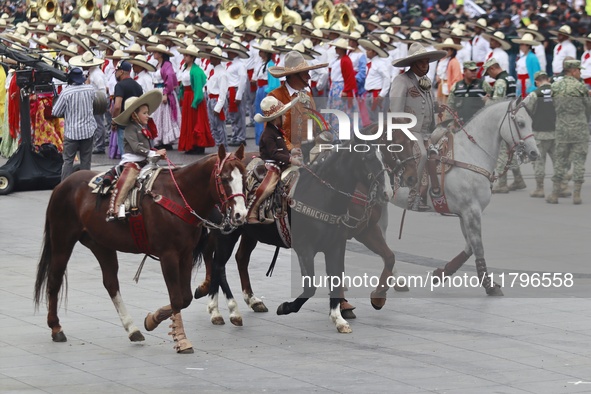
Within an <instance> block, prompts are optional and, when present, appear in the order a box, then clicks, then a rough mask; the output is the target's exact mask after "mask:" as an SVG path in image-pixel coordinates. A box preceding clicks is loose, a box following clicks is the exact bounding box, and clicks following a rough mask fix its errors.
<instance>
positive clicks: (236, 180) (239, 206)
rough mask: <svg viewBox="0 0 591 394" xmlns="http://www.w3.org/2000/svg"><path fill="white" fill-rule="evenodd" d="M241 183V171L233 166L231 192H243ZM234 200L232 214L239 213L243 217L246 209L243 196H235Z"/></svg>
mask: <svg viewBox="0 0 591 394" xmlns="http://www.w3.org/2000/svg"><path fill="white" fill-rule="evenodd" d="M243 185H244V183H243V180H242V173H241V172H240V170H238V168H234V169H233V170H232V180H231V181H230V189H231V190H232V194H237V193H243V192H244V190H243ZM234 201H235V204H234V214H239V215H240V218H241V219H245V218H246V215H247V214H248V211H247V209H246V201H245V200H244V197H242V196H240V197H235V198H234Z"/></svg>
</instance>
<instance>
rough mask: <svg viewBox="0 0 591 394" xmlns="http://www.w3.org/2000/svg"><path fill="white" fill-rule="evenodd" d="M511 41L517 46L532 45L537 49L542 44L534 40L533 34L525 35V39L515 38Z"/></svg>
mask: <svg viewBox="0 0 591 394" xmlns="http://www.w3.org/2000/svg"><path fill="white" fill-rule="evenodd" d="M511 41H512V42H514V43H515V44H525V45H531V46H532V47H536V46H538V45H540V44H541V43H540V42H539V41H536V40H535V39H534V35H533V34H531V33H525V34H524V35H523V37H521V38H514V39H512V40H511Z"/></svg>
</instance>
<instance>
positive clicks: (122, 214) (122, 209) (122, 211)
mask: <svg viewBox="0 0 591 394" xmlns="http://www.w3.org/2000/svg"><path fill="white" fill-rule="evenodd" d="M117 219H119V220H123V219H125V204H121V205H120V206H119V213H118V214H117Z"/></svg>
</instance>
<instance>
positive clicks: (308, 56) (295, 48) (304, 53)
mask: <svg viewBox="0 0 591 394" xmlns="http://www.w3.org/2000/svg"><path fill="white" fill-rule="evenodd" d="M292 50H293V51H298V52H299V53H300V54H301V55H302V56H303V58H304V60H314V56H312V55H311V54H309V53H308V52H307V51H306V47H305V46H304V44H302V43H301V42H298V43H297V44H295V45H294V46H293V48H292Z"/></svg>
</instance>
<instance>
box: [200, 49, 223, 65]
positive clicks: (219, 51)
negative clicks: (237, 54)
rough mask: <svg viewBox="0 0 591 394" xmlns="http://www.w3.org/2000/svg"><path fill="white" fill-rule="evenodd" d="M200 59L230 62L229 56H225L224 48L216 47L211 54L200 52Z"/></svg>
mask: <svg viewBox="0 0 591 394" xmlns="http://www.w3.org/2000/svg"><path fill="white" fill-rule="evenodd" d="M198 57H199V58H209V59H218V60H221V61H222V62H229V61H230V59H228V56H227V55H226V54H224V52H223V51H222V48H220V47H214V48H213V49H212V50H211V51H210V52H204V51H200V52H199V54H198Z"/></svg>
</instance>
